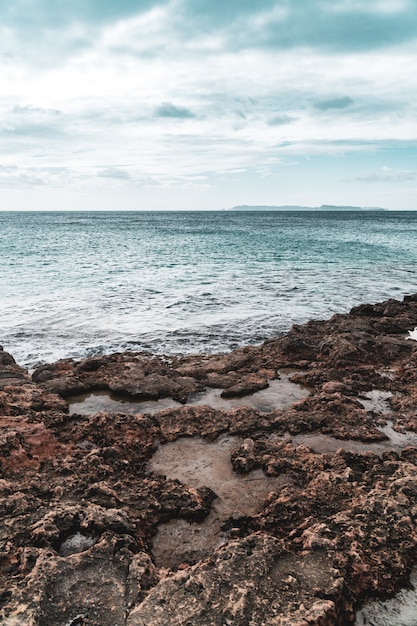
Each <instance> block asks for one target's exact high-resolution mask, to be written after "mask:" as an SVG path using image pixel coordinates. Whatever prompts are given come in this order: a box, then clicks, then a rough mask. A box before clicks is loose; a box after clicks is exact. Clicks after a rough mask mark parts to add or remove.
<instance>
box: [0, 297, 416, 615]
mask: <svg viewBox="0 0 417 626" xmlns="http://www.w3.org/2000/svg"><path fill="white" fill-rule="evenodd" d="M416 326H417V294H415V295H412V296H411V295H410V296H407V297H405V298H404V300H403V301H402V302H398V301H396V300H388V301H386V302H382V303H378V304H375V305H371V304H366V305H362V306H359V307H354V308H353V309H352V310H351V311H350V313H348V314H344V315H334V316H333V317H331V318H330V319H329V320H324V321H318V320H315V321H311V322H308V323H307V324H304V325H295V326H293V327H292V328H291V330H290V331H289V332H288V333H287V334H286V335H284V336H281V337H277V338H275V339H271V340H269V341H267V342H265V343H264V344H263V345H261V346H256V347H251V348H242V349H239V350H236V351H234V352H231V353H229V354H224V355H212V356H195V355H194V356H175V357H171V358H167V357H160V356H154V355H152V354H149V353H145V352H137V353H133V352H126V353H119V354H113V355H101V356H96V357H93V358H87V359H83V360H82V361H79V362H77V361H75V360H72V359H65V360H61V361H58V362H57V363H54V364H46V365H42V366H40V367H39V368H37V370H36V371H35V372H34V373H33V375H32V377H30V376H29V374H28V372H27V371H26V370H24V369H23V368H21V367H19V366H18V365H17V364H16V363H15V360H14V358H13V357H12V356H11V355H10V354H8V353H7V352H5V351H4V350H3V349H0V433H1V434H0V622H1V623H2V624H5V626H15V625H16V626H17V625H19V626H20V624H25V625H28V626H32V625H33V626H39V625H40V626H47V625H48V626H49V625H50V624H56V625H57V626H70V625H71V626H107V625H108V626H110V624H111V625H112V626H117V625H118V624H123V625H126V624H128V625H129V626H139V625H142V624H146V626H152V625H153V624H155V626H162V625H163V624H169V625H170V626H171V625H172V626H175V625H176V624H178V625H179V624H181V625H184V626H185V625H186V624H192V625H193V626H194V624H202V625H203V626H208V625H210V626H211V625H213V626H215V625H217V624H224V625H225V624H239V625H240V624H241V625H243V626H244V625H245V624H247V625H248V626H258V625H259V626H260V625H261V624H262V625H263V624H277V625H278V624H279V625H280V626H301V625H307V624H309V625H310V626H314V625H316V626H326V625H327V624H329V625H330V624H331V625H332V626H334V624H342V623H346V624H347V623H352V622H353V619H354V611H355V608H356V607H357V606H358V604H359V603H360V602H362V601H363V599H364V598H366V597H367V596H376V595H378V594H380V595H384V594H389V593H394V592H395V591H397V590H398V589H399V587H400V586H402V585H404V584H405V583H406V582H407V576H408V574H409V572H410V569H411V567H412V566H413V565H415V554H416V552H417V508H416V506H415V502H416V498H417V446H415V445H411V444H412V443H413V442H416V441H417V439H415V434H416V433H417V420H416V414H417V344H416V342H412V341H407V340H406V335H407V331H408V330H411V329H413V328H415V327H416ZM280 368H281V369H282V368H287V370H288V368H289V369H293V370H294V369H295V370H296V372H295V373H293V374H292V375H291V378H292V381H293V382H297V383H298V384H303V385H308V388H309V390H310V395H309V396H308V397H306V398H304V399H302V400H300V401H298V402H294V403H293V404H292V405H291V406H289V407H287V408H279V409H275V410H272V411H268V412H265V413H260V412H258V411H256V410H254V409H252V408H250V407H245V406H239V407H237V408H233V409H230V410H222V411H219V410H217V409H214V408H210V407H207V406H194V405H190V404H188V399H189V396H190V395H192V394H194V393H196V392H199V391H201V390H203V389H204V388H205V387H207V386H209V387H210V386H211V387H219V388H221V389H222V390H223V394H222V395H223V397H224V398H225V397H228V396H229V397H232V396H239V395H245V394H252V393H256V391H257V390H259V389H261V388H265V387H266V386H267V384H268V380H271V379H273V378H275V377H279V370H280ZM99 390H107V391H109V390H113V391H117V393H118V394H122V396H123V398H124V399H128V398H155V399H157V398H162V397H172V398H174V399H177V400H179V401H180V402H181V403H182V404H183V406H181V407H179V408H174V409H166V410H164V411H160V412H158V413H155V414H153V415H147V414H144V413H138V414H135V415H131V414H124V413H121V412H117V413H110V412H101V413H97V414H95V415H76V414H72V413H69V411H68V404H67V398H69V397H70V396H71V395H72V394H75V393H79V392H82V391H84V392H93V391H99ZM375 391H377V392H378V393H379V392H383V393H384V397H386V396H387V395H388V396H390V401H389V402H390V404H389V407H388V411H389V412H388V413H384V412H381V411H382V409H381V407H380V406H379V405H377V404H375V405H374V406H373V407H372V406H371V408H369V407H368V408H367V409H365V408H364V406H363V405H362V404H361V401H360V400H361V399H363V398H364V396H366V395H367V394H368V395H367V397H368V398H369V397H371V398H372V394H370V395H369V392H375ZM388 418H389V420H390V424H389V426H390V427H391V424H392V425H393V428H394V430H390V428H387V429H386V432H387V433H394V435H395V433H396V434H397V435H396V436H397V439H398V443H395V442H394V441H390V440H389V439H388V435H387V434H385V433H384V432H383V431H382V430H381V427H382V426H384V424H386V421H387V419H388ZM404 430H406V431H407V432H404ZM223 433H225V434H227V436H228V437H231V436H236V437H238V438H239V439H238V440H237V441H236V446H234V451H233V452H232V453H231V457H230V462H231V463H232V467H233V469H234V471H235V472H238V473H242V474H244V477H241V478H240V480H246V479H247V480H252V478H253V480H254V481H255V480H260V479H262V480H264V478H265V477H272V478H274V477H275V478H274V480H275V483H274V485H275V487H274V489H267V490H266V491H265V494H266V495H263V497H262V500H261V502H260V504H259V506H257V507H256V514H255V513H253V514H251V515H248V514H246V512H245V514H242V513H239V512H235V513H233V514H230V512H229V513H228V514H227V515H228V516H229V517H227V516H226V517H227V518H221V523H219V529H220V530H219V533H220V535H219V536H218V542H217V544H216V542H214V543H213V545H214V546H215V547H213V548H211V547H207V549H206V550H205V551H203V552H201V554H200V553H199V555H198V556H197V557H196V559H194V560H191V561H189V562H186V561H187V559H182V561H183V562H182V563H180V564H179V566H178V567H177V568H176V564H175V563H171V566H172V568H173V570H172V571H171V570H169V569H165V568H159V569H158V568H157V567H156V566H155V564H154V562H153V560H152V559H153V557H152V555H153V552H152V547H153V542H154V540H155V536H156V533H157V532H158V528H159V527H160V525H162V524H172V528H175V524H176V523H177V522H180V523H181V524H183V525H184V527H186V528H187V529H188V530H187V532H190V533H191V532H192V533H194V532H195V533H198V532H200V531H202V530H203V529H204V524H205V523H206V520H207V523H209V520H212V519H213V518H215V517H216V515H219V510H220V509H221V505H222V502H221V498H219V497H217V495H218V494H216V493H214V491H212V490H211V489H210V488H209V487H208V486H207V485H205V483H204V481H203V484H202V485H200V486H199V487H198V488H197V487H196V486H195V485H194V486H193V485H188V484H186V483H187V481H188V480H185V482H181V481H179V480H174V479H172V478H170V477H169V476H168V477H166V476H163V475H160V474H157V473H152V472H151V471H150V467H149V465H148V463H149V460H150V459H151V457H152V455H153V454H154V452H155V451H156V449H157V447H158V446H161V445H164V444H165V443H167V442H171V441H175V440H176V439H179V438H181V437H189V438H191V437H198V438H202V439H203V440H206V441H215V440H216V439H217V438H218V437H219V436H220V435H221V434H223ZM394 435H392V434H390V436H391V437H393V436H394ZM413 437H414V438H413ZM401 438H403V439H404V443H402V442H401ZM317 441H319V442H322V447H321V448H320V450H319V449H317V445H316V443H315V442H317ZM323 442H324V443H323ZM376 442H378V443H376ZM327 445H328V447H326V446H327ZM178 463H181V459H178ZM197 466H198V464H197ZM199 467H200V470H199V469H197V470H196V471H197V472H198V471H201V476H202V477H204V475H205V474H204V472H205V471H206V470H207V468H205V467H202V466H199ZM223 467H224V466H223ZM255 470H256V471H255ZM213 471H215V468H214V470H213ZM252 472H253V474H252ZM191 482H192V481H191ZM248 484H249V483H248ZM234 509H236V510H237V511H238V510H240V509H239V506H237V507H234ZM254 510H255V509H254ZM203 536H204V535H203ZM216 537H217V536H216ZM216 541H217V539H216ZM210 545H211V544H210ZM197 559H200V560H199V561H198V562H196V560H197Z"/></svg>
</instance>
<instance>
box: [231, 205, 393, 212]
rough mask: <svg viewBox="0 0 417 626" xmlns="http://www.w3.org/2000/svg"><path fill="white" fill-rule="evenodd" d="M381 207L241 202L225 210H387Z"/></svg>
mask: <svg viewBox="0 0 417 626" xmlns="http://www.w3.org/2000/svg"><path fill="white" fill-rule="evenodd" d="M386 210H387V209H383V208H381V207H361V206H336V205H333V204H322V205H321V206H319V207H312V206H299V205H297V204H294V205H292V204H288V205H283V206H269V205H252V206H251V205H248V204H240V205H238V206H234V207H232V208H230V209H225V211H386Z"/></svg>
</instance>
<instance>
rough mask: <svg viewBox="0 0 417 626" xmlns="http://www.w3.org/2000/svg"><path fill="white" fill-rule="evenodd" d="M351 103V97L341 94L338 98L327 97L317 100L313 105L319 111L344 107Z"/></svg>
mask: <svg viewBox="0 0 417 626" xmlns="http://www.w3.org/2000/svg"><path fill="white" fill-rule="evenodd" d="M352 104H353V100H352V98H349V96H342V97H339V98H329V99H328V100H317V101H316V102H315V103H314V105H313V106H314V108H315V109H318V110H319V111H328V110H329V109H346V108H347V107H350V106H352Z"/></svg>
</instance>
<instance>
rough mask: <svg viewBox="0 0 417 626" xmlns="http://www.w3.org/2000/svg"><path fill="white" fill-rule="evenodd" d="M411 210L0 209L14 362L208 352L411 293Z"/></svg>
mask: <svg viewBox="0 0 417 626" xmlns="http://www.w3.org/2000/svg"><path fill="white" fill-rule="evenodd" d="M416 242H417V212H384V213H374V212H364V213H361V212H357V213H354V212H348V213H333V212H329V213H320V212H288V213H282V212H256V213H255V212H253V213H251V212H249V213H246V212H241V213H239V212H183V213H180V212H178V213H177V212H166V213H157V212H137V213H129V212H114V213H113V212H112V213H108V212H102V213H98V212H91V213H85V212H83V213H81V212H80V213H72V212H71V213H67V212H65V213H64V212H55V213H35V212H33V213H31V212H26V213H11V212H0V257H1V258H0V261H1V267H0V285H1V294H0V295H1V297H0V343H1V344H2V345H3V346H4V348H5V349H6V350H8V351H9V352H11V353H12V354H13V355H14V356H15V358H16V359H17V360H18V362H19V363H21V364H24V365H29V366H33V365H34V364H36V363H38V362H42V361H51V360H56V359H58V358H61V357H68V356H71V357H77V358H78V357H82V356H85V355H92V354H97V353H100V352H109V351H115V350H124V349H135V350H136V349H148V350H151V351H153V352H157V353H166V354H172V353H186V352H217V351H223V352H224V351H227V350H230V349H232V348H234V347H236V346H239V345H245V344H253V343H259V342H261V341H263V340H264V339H267V338H269V337H271V336H274V335H276V334H278V333H281V332H284V331H286V330H288V329H289V328H290V326H291V325H292V324H293V323H294V322H305V321H307V320H308V319H310V318H327V317H329V316H330V315H331V314H332V313H334V312H346V311H348V310H349V309H350V308H351V307H352V306H354V305H356V304H359V303H361V302H378V301H381V300H384V299H386V298H389V297H394V298H399V299H402V297H403V295H404V294H406V293H414V292H415V291H417V281H416V277H415V269H416V266H417V245H416Z"/></svg>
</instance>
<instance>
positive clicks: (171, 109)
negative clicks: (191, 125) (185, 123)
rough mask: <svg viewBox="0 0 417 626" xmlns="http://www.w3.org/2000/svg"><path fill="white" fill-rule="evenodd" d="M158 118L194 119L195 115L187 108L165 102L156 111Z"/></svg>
mask: <svg viewBox="0 0 417 626" xmlns="http://www.w3.org/2000/svg"><path fill="white" fill-rule="evenodd" d="M155 115H156V116H157V117H172V118H178V119H192V118H194V117H196V116H195V114H194V113H193V112H192V111H190V109H187V108H185V107H179V106H176V105H175V104H172V103H171V102H163V103H162V104H160V105H159V106H158V107H156V109H155Z"/></svg>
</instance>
